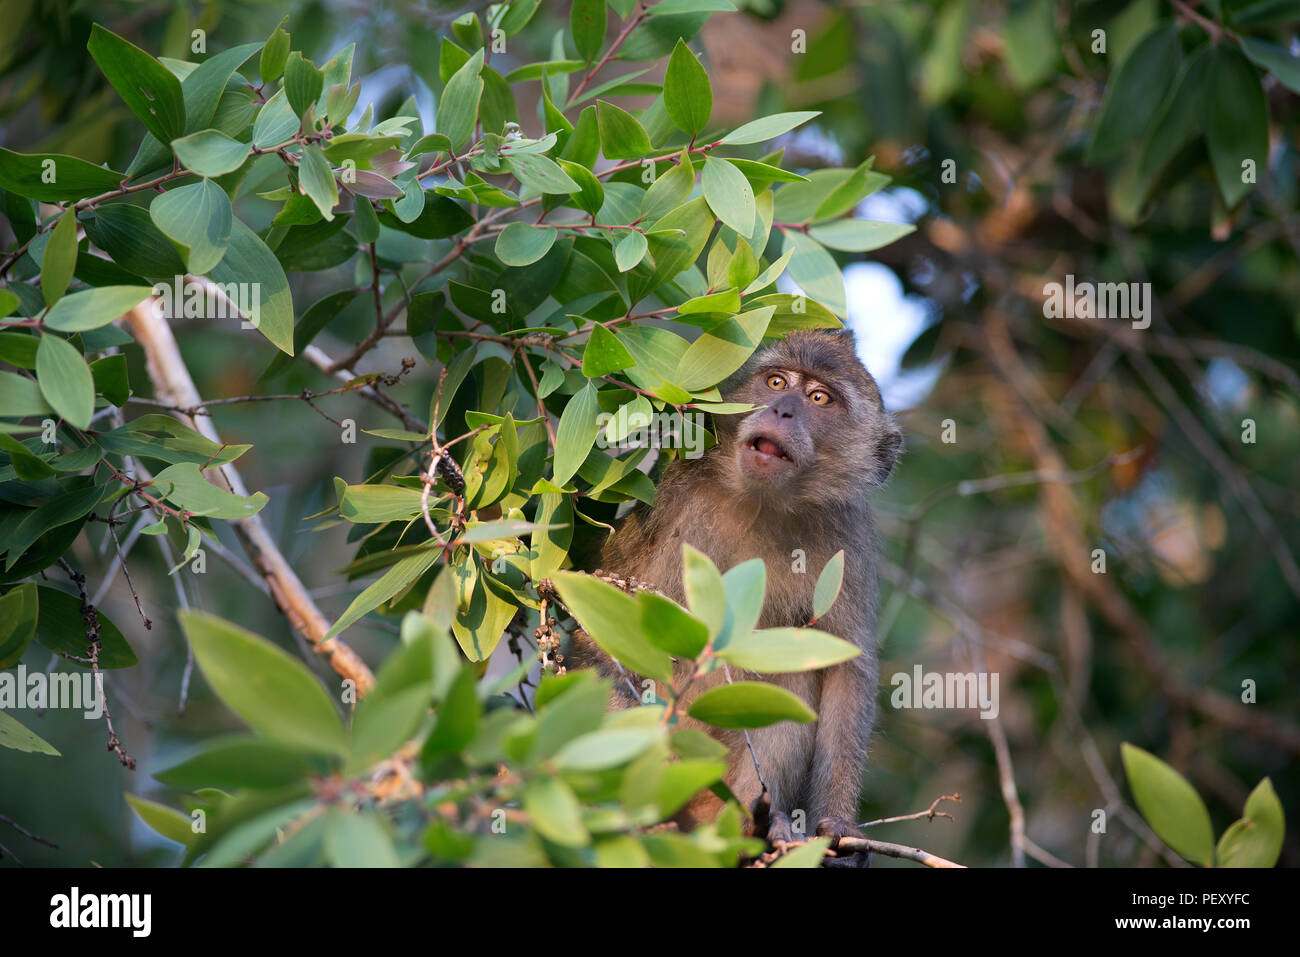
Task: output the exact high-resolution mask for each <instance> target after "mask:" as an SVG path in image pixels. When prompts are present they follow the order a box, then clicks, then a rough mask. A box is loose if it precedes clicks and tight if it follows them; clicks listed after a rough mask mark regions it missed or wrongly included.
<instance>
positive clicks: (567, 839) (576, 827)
mask: <svg viewBox="0 0 1300 957" xmlns="http://www.w3.org/2000/svg"><path fill="white" fill-rule="evenodd" d="M599 3H600V5H601V10H602V12H603V11H604V3H605V0H599ZM577 7H578V4H576V3H575V4H574V8H575V9H577ZM523 807H524V811H525V813H527V815H528V818H529V820H530V821H531V822H532V825H533V828H534V829H535V830H536V831H537V833H538V834H541V835H542V836H543V837H544V838H546V839H547V840H550V841H554V842H555V843H557V844H563V845H565V846H567V847H583V846H585V845H587V844H589V843H591V834H590V833H588V831H587V828H586V827H585V826H583V823H582V806H581V805H580V804H579V803H578V797H577V795H575V794H574V793H573V789H572V788H570V787H569V786H568V785H567V784H565V783H564V781H563V780H562V779H560V778H558V777H540V778H534V779H532V780H531V781H529V782H528V783H527V784H526V785H524V795H523Z"/></svg>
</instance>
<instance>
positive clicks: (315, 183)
mask: <svg viewBox="0 0 1300 957" xmlns="http://www.w3.org/2000/svg"><path fill="white" fill-rule="evenodd" d="M298 184H299V185H300V186H301V187H302V188H303V191H304V192H305V193H306V194H307V197H308V198H309V199H310V200H311V201H312V202H313V203H315V204H316V208H317V209H319V210H320V214H321V215H322V216H324V217H325V219H326V220H327V221H328V220H332V219H333V218H334V207H335V206H337V205H338V204H339V187H338V183H336V182H334V170H332V169H331V168H330V163H329V160H327V159H326V158H325V154H324V153H322V152H321V150H320V147H319V146H314V145H312V144H310V143H309V144H308V145H306V146H304V147H303V148H302V162H301V163H300V164H299V165H298Z"/></svg>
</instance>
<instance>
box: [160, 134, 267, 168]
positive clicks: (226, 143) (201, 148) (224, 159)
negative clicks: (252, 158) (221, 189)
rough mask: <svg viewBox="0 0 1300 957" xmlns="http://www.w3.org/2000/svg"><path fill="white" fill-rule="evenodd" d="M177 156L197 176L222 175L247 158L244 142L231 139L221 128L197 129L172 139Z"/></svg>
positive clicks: (238, 165)
mask: <svg viewBox="0 0 1300 957" xmlns="http://www.w3.org/2000/svg"><path fill="white" fill-rule="evenodd" d="M172 149H173V150H175V151H176V158H177V159H178V160H180V161H181V165H182V166H184V167H185V168H186V169H188V170H192V171H193V172H195V173H198V174H199V175H200V176H210V177H216V176H224V175H225V174H226V173H229V172H231V171H232V170H237V169H239V167H240V166H242V165H243V163H244V160H246V159H248V153H249V148H248V144H247V143H241V142H239V141H238V140H233V139H231V138H230V137H229V136H227V135H226V134H225V133H222V132H221V131H220V130H199V131H198V132H197V133H191V134H190V135H189V136H182V137H180V138H179V139H175V140H172Z"/></svg>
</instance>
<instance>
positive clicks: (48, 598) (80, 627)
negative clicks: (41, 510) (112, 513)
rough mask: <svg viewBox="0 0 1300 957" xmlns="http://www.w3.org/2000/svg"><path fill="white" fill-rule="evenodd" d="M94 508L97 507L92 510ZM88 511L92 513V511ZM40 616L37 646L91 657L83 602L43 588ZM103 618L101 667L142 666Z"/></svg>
mask: <svg viewBox="0 0 1300 957" xmlns="http://www.w3.org/2000/svg"><path fill="white" fill-rule="evenodd" d="M92 507H93V506H92ZM86 511H90V509H89V508H87V509H86ZM37 593H38V595H39V599H40V606H41V610H40V614H39V617H38V619H37V622H36V642H37V644H40V645H42V646H44V647H46V648H48V649H49V650H50V651H54V652H62V653H63V654H65V655H72V656H74V657H77V658H84V657H86V654H87V641H86V624H85V622H84V621H83V620H82V615H81V599H80V598H78V597H77V596H76V595H73V594H71V593H69V592H66V591H60V590H59V589H57V588H46V587H40V588H38V589H37ZM97 614H98V616H99V643H100V649H99V667H100V668H103V669H109V670H112V669H117V668H133V667H135V666H136V665H138V664H139V663H140V662H139V661H138V660H137V659H136V656H135V652H134V651H132V650H131V646H130V645H128V644H127V643H126V638H125V636H123V634H122V631H121V629H120V628H118V627H117V625H115V624H114V623H113V622H112V620H110V619H109V617H108V616H107V615H106V614H105V613H104V611H103V610H102V609H100V610H98V612H97Z"/></svg>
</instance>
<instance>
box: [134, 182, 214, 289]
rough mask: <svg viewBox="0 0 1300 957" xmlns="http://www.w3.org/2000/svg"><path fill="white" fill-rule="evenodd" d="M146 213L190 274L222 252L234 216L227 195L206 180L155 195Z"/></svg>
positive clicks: (204, 269) (205, 269)
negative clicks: (174, 244)
mask: <svg viewBox="0 0 1300 957" xmlns="http://www.w3.org/2000/svg"><path fill="white" fill-rule="evenodd" d="M149 216H150V217H151V218H152V219H153V222H154V225H155V226H157V227H158V228H159V229H160V230H162V232H163V233H164V234H165V235H166V236H167V238H168V239H170V240H171V241H172V242H174V243H176V244H177V246H179V247H180V248H181V252H182V255H184V256H185V259H186V266H187V268H188V269H189V271H190V272H192V273H195V274H197V275H203V274H205V273H207V272H208V271H209V270H210V269H212V267H214V266H215V265H216V264H217V263H219V262H221V257H222V256H224V255H225V254H226V247H227V246H228V245H229V244H230V233H231V229H232V223H233V220H234V215H233V213H232V212H231V209H230V197H229V196H227V195H226V191H225V190H224V189H222V188H221V187H220V186H218V185H217V184H216V183H214V182H212V180H210V179H204V180H201V181H200V182H197V183H194V184H192V185H190V186H178V187H176V188H175V189H169V190H168V191H167V192H165V193H163V194H162V195H161V196H157V197H155V198H154V201H153V203H152V204H150V206H149Z"/></svg>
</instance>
